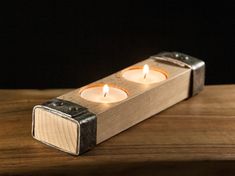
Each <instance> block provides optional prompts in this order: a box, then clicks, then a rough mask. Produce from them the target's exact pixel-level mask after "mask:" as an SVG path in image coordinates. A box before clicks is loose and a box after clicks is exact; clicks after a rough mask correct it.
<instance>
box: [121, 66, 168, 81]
mask: <svg viewBox="0 0 235 176" xmlns="http://www.w3.org/2000/svg"><path fill="white" fill-rule="evenodd" d="M122 76H123V78H125V79H127V80H128V81H132V82H136V83H141V84H152V83H157V82H160V81H164V80H166V78H167V73H166V72H165V71H163V70H160V69H158V68H151V69H150V68H149V66H148V64H145V65H144V66H133V67H131V68H129V69H127V70H125V71H124V72H123V74H122Z"/></svg>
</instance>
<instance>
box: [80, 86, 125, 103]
mask: <svg viewBox="0 0 235 176" xmlns="http://www.w3.org/2000/svg"><path fill="white" fill-rule="evenodd" d="M80 95H81V97H82V98H84V99H86V100H88V101H92V102H96V103H116V102H119V101H122V100H124V99H126V98H127V97H128V96H127V93H126V92H125V91H124V90H122V89H120V88H118V87H116V86H113V85H107V84H105V85H103V84H97V85H93V86H89V87H87V88H84V89H83V90H82V91H81V93H80Z"/></svg>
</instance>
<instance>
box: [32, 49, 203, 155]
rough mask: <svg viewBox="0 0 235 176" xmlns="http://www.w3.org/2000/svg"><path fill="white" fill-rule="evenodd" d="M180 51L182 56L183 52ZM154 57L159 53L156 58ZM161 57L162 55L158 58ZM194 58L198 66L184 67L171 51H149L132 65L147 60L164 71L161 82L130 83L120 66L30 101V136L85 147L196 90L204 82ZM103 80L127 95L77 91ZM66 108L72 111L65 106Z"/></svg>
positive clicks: (77, 149) (72, 149) (66, 147)
mask: <svg viewBox="0 0 235 176" xmlns="http://www.w3.org/2000/svg"><path fill="white" fill-rule="evenodd" d="M177 54H178V53H177ZM183 56H184V57H186V60H188V58H189V56H185V55H183ZM156 57H157V58H158V57H160V60H159V59H156ZM177 57H178V56H177ZM165 58H166V59H165ZM162 59H163V60H164V59H165V60H164V62H162V61H161V60H162ZM169 59H170V62H171V60H172V59H173V62H171V63H169ZM183 59H185V58H183ZM175 61H176V62H175ZM183 61H184V60H183ZM190 62H191V60H190ZM199 63H200V64H201V65H200V67H199V68H200V69H201V70H200V69H199V71H198V70H197V69H195V70H196V71H195V70H194V68H193V67H192V68H191V65H186V67H187V66H188V67H187V68H185V65H184V64H185V62H182V58H180V59H177V58H176V59H175V58H172V57H171V55H170V56H168V55H167V57H166V56H165V55H160V56H154V57H151V58H149V59H146V60H144V61H142V62H139V63H137V64H135V65H134V66H143V65H144V64H148V65H149V66H150V67H152V66H153V67H157V68H159V69H161V70H164V72H166V73H167V79H166V80H165V81H162V82H159V83H154V84H148V85H145V84H139V83H134V82H130V81H128V80H126V79H124V78H123V77H122V74H123V72H124V71H125V70H126V69H124V70H122V71H120V72H117V73H115V74H112V75H110V76H108V77H106V78H103V79H101V80H98V81H96V82H95V83H92V84H91V85H88V86H85V87H82V88H79V89H76V90H74V91H71V92H69V93H67V94H64V95H62V96H59V97H57V99H56V100H52V101H49V102H47V103H46V104H44V105H39V106H35V108H34V112H33V125H32V135H33V137H34V138H35V139H37V140H39V141H41V142H43V143H45V144H48V145H50V146H53V147H55V148H58V149H60V150H62V151H65V152H68V153H71V154H74V155H78V154H80V153H82V152H85V151H87V150H89V149H90V148H92V147H94V145H96V144H99V143H101V142H103V141H105V140H106V139H108V138H110V137H112V136H114V135H116V134H118V133H120V132H122V131H124V130H126V129H128V128H129V127H131V126H133V125H135V124H137V123H139V122H141V121H143V120H145V119H147V118H149V117H151V116H152V115H154V114H156V113H158V112H160V111H162V110H164V109H166V108H168V107H170V106H172V105H174V104H176V103H178V102H180V101H182V100H184V99H186V98H188V97H190V96H191V95H194V94H196V93H198V92H199V91H200V90H201V88H202V86H203V85H204V62H202V61H200V62H199ZM186 64H187V61H186ZM197 65H198V63H197ZM197 65H193V66H195V67H196V66H197ZM127 69H128V68H127ZM194 72H195V73H194ZM195 75H196V76H197V75H199V76H198V77H197V79H196V81H197V82H198V83H197V84H196V86H195V85H194V84H195V82H192V80H194V79H195ZM193 76H194V77H193ZM104 83H105V84H113V85H116V86H118V87H120V88H123V89H125V90H126V91H127V93H128V98H126V99H125V100H123V101H120V102H117V103H109V104H104V103H94V102H90V101H87V100H85V99H83V98H82V97H81V96H80V93H81V91H82V90H84V89H85V88H86V87H89V86H92V85H95V84H104ZM198 85H199V86H198ZM197 86H198V87H197ZM192 91H193V92H192ZM71 108H74V110H75V111H73V110H72V111H71ZM76 113H77V114H76Z"/></svg>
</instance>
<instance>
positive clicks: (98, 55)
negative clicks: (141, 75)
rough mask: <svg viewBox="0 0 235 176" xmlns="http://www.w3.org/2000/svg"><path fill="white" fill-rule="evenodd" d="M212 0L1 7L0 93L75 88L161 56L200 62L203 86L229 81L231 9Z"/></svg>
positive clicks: (233, 33)
mask: <svg viewBox="0 0 235 176" xmlns="http://www.w3.org/2000/svg"><path fill="white" fill-rule="evenodd" d="M212 2H213V3H212ZM212 2H211V3H209V2H208V3H206V2H205V1H196V2H190V1H186V2H180V1H167V0H158V1H156V2H155V3H150V2H147V1H142V2H141V3H140V2H136V1H133V2H127V1H125V2H120V1H119V2H118V3H117V2H116V3H114V2H112V1H110V2H109V3H107V2H106V3H102V2H97V3H94V2H86V1H85V2H79V1H75V2H70V1H66V2H63V3H61V2H55V1H50V2H49V1H47V2H42V1H20V2H17V4H9V5H8V6H3V8H4V9H5V11H4V13H3V15H2V16H1V21H2V23H1V24H2V27H1V31H2V32H1V42H2V47H1V48H2V51H1V55H0V56H1V69H0V88H59V87H79V86H82V85H85V84H87V83H90V82H92V81H95V80H97V79H100V78H102V77H104V76H107V75H109V74H111V73H113V72H116V71H118V70H120V69H123V68H125V67H126V66H129V65H131V64H134V63H136V62H137V61H140V60H142V59H143V58H145V57H147V56H150V55H152V54H156V53H158V52H160V51H180V52H184V53H187V54H190V55H193V56H196V57H198V58H201V59H203V60H205V61H206V64H207V72H206V83H207V84H229V83H235V71H234V67H235V64H234V59H235V47H234V44H235V17H234V14H235V13H234V12H233V11H235V10H234V9H235V6H234V4H233V3H232V2H230V3H228V2H219V3H218V2H215V1H212Z"/></svg>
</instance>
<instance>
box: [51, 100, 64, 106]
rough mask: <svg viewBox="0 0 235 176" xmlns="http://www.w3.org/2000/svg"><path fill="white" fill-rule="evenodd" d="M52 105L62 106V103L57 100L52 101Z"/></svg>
mask: <svg viewBox="0 0 235 176" xmlns="http://www.w3.org/2000/svg"><path fill="white" fill-rule="evenodd" d="M52 105H53V106H63V105H64V103H63V102H62V101H58V100H57V101H53V102H52Z"/></svg>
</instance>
